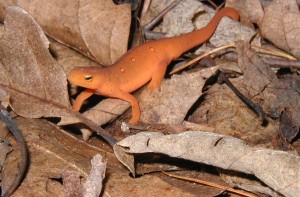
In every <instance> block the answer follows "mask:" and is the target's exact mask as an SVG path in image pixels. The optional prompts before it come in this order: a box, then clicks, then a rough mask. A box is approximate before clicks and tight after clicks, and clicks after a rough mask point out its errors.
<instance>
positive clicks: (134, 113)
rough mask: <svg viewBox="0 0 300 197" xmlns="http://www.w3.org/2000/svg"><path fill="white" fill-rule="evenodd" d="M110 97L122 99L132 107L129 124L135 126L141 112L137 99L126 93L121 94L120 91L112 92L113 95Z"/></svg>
mask: <svg viewBox="0 0 300 197" xmlns="http://www.w3.org/2000/svg"><path fill="white" fill-rule="evenodd" d="M111 96H113V97H115V98H119V99H122V100H124V101H127V102H129V103H130V105H131V107H132V118H131V119H130V121H129V123H130V124H134V125H135V124H137V123H138V121H139V119H140V117H141V110H140V106H139V103H138V101H137V99H136V98H135V97H134V96H133V95H131V94H129V93H127V92H123V91H121V90H120V91H114V94H112V95H111Z"/></svg>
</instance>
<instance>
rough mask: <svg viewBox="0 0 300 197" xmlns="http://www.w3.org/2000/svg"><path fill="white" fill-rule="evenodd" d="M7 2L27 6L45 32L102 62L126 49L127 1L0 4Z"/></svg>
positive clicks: (45, 0) (53, 0)
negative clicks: (121, 2)
mask: <svg viewBox="0 0 300 197" xmlns="http://www.w3.org/2000/svg"><path fill="white" fill-rule="evenodd" d="M9 2H10V3H9ZM8 4H9V5H17V6H20V7H22V8H24V9H26V10H27V11H28V12H29V13H31V14H32V15H33V16H34V18H35V19H36V21H37V22H38V23H39V25H41V27H42V28H43V30H44V31H45V32H46V34H47V35H49V36H50V37H52V38H54V39H56V40H58V41H59V42H62V43H64V44H66V45H68V46H70V47H72V48H75V49H76V50H79V51H80V52H82V53H83V54H84V55H86V56H88V57H91V58H92V59H96V60H97V61H98V62H99V63H102V64H104V65H110V64H111V63H113V62H115V61H116V60H117V59H118V58H119V57H120V56H121V55H122V54H124V53H125V52H126V51H127V43H128V36H129V28H130V22H131V10H130V7H131V5H130V4H123V5H114V4H113V1H111V0H101V1H90V0H75V1H74V0H68V1H60V0H51V1H49V0H43V1H41V0H29V1H11V0H4V1H1V2H0V7H4V6H5V5H8ZM3 10H4V9H3ZM3 10H2V13H3ZM0 11H1V10H0ZM0 16H3V14H0ZM1 19H2V20H3V18H1Z"/></svg>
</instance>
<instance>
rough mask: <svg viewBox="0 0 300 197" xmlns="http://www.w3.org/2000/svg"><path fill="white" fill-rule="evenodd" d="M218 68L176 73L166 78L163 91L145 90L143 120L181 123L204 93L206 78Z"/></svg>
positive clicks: (162, 86) (158, 122) (141, 101)
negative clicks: (150, 91)
mask: <svg viewBox="0 0 300 197" xmlns="http://www.w3.org/2000/svg"><path fill="white" fill-rule="evenodd" d="M216 69H217V68H212V69H210V68H208V69H203V70H201V71H199V72H195V73H191V74H186V73H183V74H181V75H174V76H172V78H171V79H165V80H164V81H163V82H162V84H161V91H157V90H155V91H154V92H153V93H149V92H148V91H146V90H145V91H143V92H142V93H141V94H140V95H139V96H138V98H139V100H140V107H141V111H142V115H141V122H145V123H156V124H181V123H182V121H183V120H184V118H185V116H186V114H187V112H188V110H189V109H190V108H191V106H192V105H193V104H194V103H195V102H196V100H197V99H198V98H199V97H200V96H201V94H202V88H203V86H204V83H205V80H206V79H207V78H209V77H211V75H213V74H214V72H215V71H216Z"/></svg>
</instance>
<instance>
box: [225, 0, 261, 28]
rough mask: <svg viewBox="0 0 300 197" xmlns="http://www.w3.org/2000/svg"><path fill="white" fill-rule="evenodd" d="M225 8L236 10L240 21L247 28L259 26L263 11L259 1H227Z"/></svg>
mask: <svg viewBox="0 0 300 197" xmlns="http://www.w3.org/2000/svg"><path fill="white" fill-rule="evenodd" d="M226 6H228V7H232V8H234V9H236V10H237V11H238V12H239V14H240V21H241V23H242V24H245V25H247V26H248V27H252V28H254V27H253V23H255V24H260V23H261V22H262V19H263V17H264V11H263V8H262V5H261V2H260V1H259V0H252V1H247V0H227V1H226Z"/></svg>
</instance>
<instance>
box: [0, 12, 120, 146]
mask: <svg viewBox="0 0 300 197" xmlns="http://www.w3.org/2000/svg"><path fill="white" fill-rule="evenodd" d="M48 44H49V41H48V40H47V38H46V36H45V34H43V32H42V30H41V28H40V27H39V26H38V24H37V23H36V22H35V21H34V20H33V18H32V17H31V16H30V15H29V14H28V13H27V12H26V11H24V10H23V9H21V8H19V7H14V6H11V7H8V8H7V9H6V19H5V32H4V34H3V36H2V38H1V39H0V57H1V60H0V88H1V89H2V90H4V91H6V92H7V93H8V94H9V95H10V106H11V108H12V109H13V110H14V111H15V112H16V113H17V114H18V115H21V116H23V117H28V118H40V117H60V118H61V119H63V120H64V122H68V123H75V122H85V124H87V125H89V127H90V128H91V127H93V128H92V129H93V130H94V131H98V132H99V134H100V133H101V134H100V135H102V134H103V137H104V138H105V139H106V140H107V141H108V142H109V143H111V144H114V139H113V138H112V136H110V135H109V134H108V133H106V132H105V131H104V130H102V129H101V128H100V127H99V126H98V125H96V124H94V123H93V122H91V121H90V120H88V119H87V118H84V117H83V116H82V115H81V114H79V113H77V112H74V111H73V110H72V109H71V105H70V102H69V96H68V92H67V79H66V75H65V73H64V71H63V69H62V68H61V67H60V66H59V65H58V64H57V62H56V61H55V60H54V59H53V58H52V57H51V55H50V53H49V51H48V50H47V47H48ZM1 95H2V94H1ZM0 99H1V100H2V98H0Z"/></svg>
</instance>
